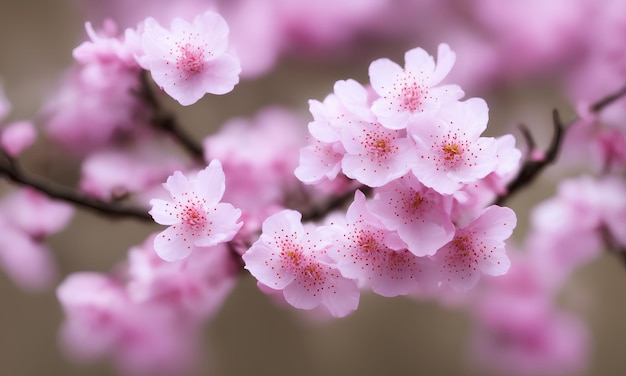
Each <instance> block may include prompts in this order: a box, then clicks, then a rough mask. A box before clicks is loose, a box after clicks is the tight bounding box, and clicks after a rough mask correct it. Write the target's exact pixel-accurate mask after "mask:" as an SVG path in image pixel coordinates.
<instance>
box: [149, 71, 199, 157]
mask: <svg viewBox="0 0 626 376" xmlns="http://www.w3.org/2000/svg"><path fill="white" fill-rule="evenodd" d="M138 95H139V97H140V98H141V99H142V100H143V101H144V102H145V103H146V104H147V105H148V107H149V108H150V110H151V111H152V116H151V118H150V124H152V126H153V127H155V128H156V129H160V130H161V131H163V132H165V133H167V134H169V135H170V136H172V137H173V138H174V139H175V140H176V141H177V142H178V143H179V144H180V145H181V146H182V147H183V148H184V149H185V150H186V151H187V153H189V155H191V157H192V158H193V159H195V160H196V161H198V162H201V164H204V149H203V148H202V145H200V144H198V143H197V142H196V140H195V139H194V138H193V137H192V136H190V135H189V134H188V133H186V132H185V131H184V130H183V129H182V128H181V127H180V126H179V125H178V122H177V121H176V118H175V117H174V115H173V114H172V113H170V112H168V111H166V110H165V109H163V107H162V106H161V104H160V103H159V101H158V100H157V97H156V95H155V93H154V91H153V90H152V89H151V86H150V82H149V80H148V72H147V71H142V72H141V89H140V91H139V92H138Z"/></svg>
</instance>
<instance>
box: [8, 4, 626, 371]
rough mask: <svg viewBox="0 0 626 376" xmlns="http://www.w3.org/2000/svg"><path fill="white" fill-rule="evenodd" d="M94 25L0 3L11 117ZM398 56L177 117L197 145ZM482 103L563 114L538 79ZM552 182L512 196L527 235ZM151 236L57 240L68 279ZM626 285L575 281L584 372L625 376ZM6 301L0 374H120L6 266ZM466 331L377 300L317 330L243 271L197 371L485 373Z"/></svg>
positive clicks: (316, 73)
mask: <svg viewBox="0 0 626 376" xmlns="http://www.w3.org/2000/svg"><path fill="white" fill-rule="evenodd" d="M84 21H85V20H84V19H83V16H82V15H81V14H80V13H79V12H78V11H77V9H75V0H54V1H35V0H22V1H17V0H3V1H2V3H1V4H0V79H1V80H2V83H3V86H4V88H5V91H6V93H7V96H8V98H9V100H10V101H11V102H12V104H13V111H12V113H11V116H10V119H12V120H17V119H22V118H29V117H31V116H32V115H33V114H35V113H36V112H37V110H38V109H39V106H40V104H41V103H42V101H43V99H44V97H45V94H46V93H47V92H50V90H51V89H52V88H53V86H54V84H55V82H56V79H57V78H58V75H59V74H60V73H61V72H62V71H63V70H64V69H65V68H66V67H68V66H69V65H70V63H71V61H72V57H71V51H72V49H73V48H74V47H75V46H77V45H78V44H79V43H80V42H81V41H82V40H83V38H84V37H85V34H84V31H83V23H84ZM388 49H389V54H387V55H380V53H382V52H380V51H381V50H379V51H372V52H371V55H370V56H364V57H363V59H362V61H361V63H351V64H349V65H346V64H339V63H337V64H318V63H308V64H303V63H297V62H291V63H285V64H282V65H281V66H279V67H278V69H277V71H276V72H275V73H272V74H271V75H269V76H267V77H264V78H263V79H261V80H258V81H254V82H245V83H242V84H241V85H239V86H238V87H236V88H235V91H234V92H233V94H232V95H227V96H225V97H223V98H222V97H220V98H211V99H207V98H205V99H203V100H202V101H201V102H199V103H198V104H196V105H195V106H192V107H190V108H185V109H183V110H182V111H181V115H180V116H181V118H182V119H183V123H184V124H185V126H186V127H187V128H188V130H189V131H190V132H191V133H192V134H195V135H197V136H198V137H201V136H202V135H205V134H207V133H208V132H209V128H208V126H207V124H219V123H220V122H221V121H223V120H224V119H226V118H228V117H230V116H233V115H251V114H253V113H254V112H255V111H256V109H257V108H260V107H262V106H263V105H265V104H268V103H274V102H276V103H281V104H284V105H287V106H291V107H293V108H296V109H298V110H300V111H303V112H306V111H307V108H308V105H307V103H306V101H307V100H308V99H309V98H315V99H322V98H323V97H324V96H325V95H326V94H327V93H329V92H330V91H331V90H332V85H333V83H334V82H335V81H336V80H338V79H346V78H355V79H358V80H360V81H361V82H365V81H366V78H367V66H368V65H369V62H370V61H371V60H372V59H373V58H376V57H380V56H388V57H390V58H393V59H396V60H398V61H400V60H401V57H402V54H403V53H404V50H405V46H388ZM459 64H460V63H459ZM294 82H297V83H298V84H297V85H293V83H294ZM468 94H469V93H468ZM546 97H547V98H546ZM486 99H487V101H488V103H489V104H490V108H491V122H490V126H494V125H497V124H500V125H502V126H503V128H501V130H502V132H508V131H509V130H508V129H507V127H511V126H512V125H513V124H514V123H515V122H516V121H521V122H525V123H528V124H533V123H538V124H545V125H546V126H547V125H549V124H550V111H551V110H552V108H553V107H555V106H561V108H565V109H566V108H567V107H566V105H565V104H564V103H562V102H561V100H560V99H559V98H554V97H552V96H551V95H550V93H549V91H546V89H545V88H543V87H536V86H533V85H532V84H528V85H527V86H526V87H524V88H522V90H520V91H519V92H518V91H514V92H513V91H507V92H504V93H499V94H498V95H497V96H496V95H494V96H493V98H489V97H487V98H486ZM517 103H522V106H517V105H515V104H517ZM218 109H219V112H218ZM548 129H549V128H548ZM498 132H499V130H497V129H496V130H495V131H494V130H491V131H490V133H491V134H498ZM540 133H541V132H540ZM55 153H56V151H55V150H54V149H52V148H50V149H44V150H36V151H34V152H30V153H29V154H28V160H27V161H26V163H28V164H29V168H31V169H33V170H35V171H38V172H40V173H42V174H45V175H48V176H57V175H58V176H62V179H65V181H72V179H75V178H76V170H75V168H76V166H74V165H72V164H71V163H66V164H65V163H64V164H62V165H50V164H47V163H46V160H47V159H48V157H53V156H54V155H55ZM553 186H554V179H553V177H551V176H550V171H548V172H547V176H546V177H545V178H544V180H543V183H542V184H539V185H537V186H535V187H534V188H533V189H532V190H529V191H525V192H524V193H522V194H521V195H520V196H518V197H516V198H515V200H513V201H512V202H511V205H512V206H513V207H514V208H515V209H516V210H517V211H518V213H519V215H520V222H519V223H520V224H519V228H518V230H517V231H516V235H515V236H516V237H517V238H518V239H519V238H521V237H522V236H523V232H524V230H525V228H526V226H527V224H526V220H527V218H526V215H527V210H528V207H529V206H530V205H531V204H532V203H534V202H536V201H537V200H540V199H542V198H545V197H548V196H550V195H551V194H552V192H553ZM8 188H9V185H8V183H6V182H5V181H0V190H3V191H4V190H7V189H8ZM155 228H156V227H153V226H149V225H146V224H141V223H136V222H133V221H132V220H119V221H112V220H108V219H103V218H99V217H97V216H95V215H93V214H91V213H87V212H83V211H78V213H77V215H76V217H75V218H74V220H73V222H72V224H71V226H70V227H69V228H68V229H67V231H65V232H63V233H62V234H60V235H57V236H54V237H53V238H52V239H51V240H50V246H51V247H52V248H53V249H54V251H55V255H56V257H57V259H58V261H59V264H60V269H61V273H62V275H67V274H69V273H72V272H75V271H82V270H94V271H103V272H104V271H107V270H109V269H110V268H111V267H112V266H114V265H115V264H116V263H118V262H119V261H121V260H123V259H124V257H125V255H126V251H127V249H128V247H130V246H132V245H135V244H138V243H140V242H141V241H143V239H144V237H145V236H146V235H147V234H148V233H150V232H152V231H154V230H155ZM0 236H2V234H0ZM625 286H626V268H625V267H624V265H622V264H621V262H620V260H618V259H617V258H615V257H612V256H611V255H608V254H607V255H604V256H603V257H602V258H601V259H599V260H598V261H596V262H594V263H593V264H591V265H589V266H588V267H585V268H584V269H582V270H580V271H579V272H578V273H576V275H575V277H574V278H573V279H572V280H571V281H570V282H569V284H568V286H567V288H566V289H565V291H564V293H563V295H562V301H563V304H565V305H566V306H568V307H570V308H571V309H572V310H574V311H575V312H578V313H579V314H580V315H582V316H583V317H584V318H585V320H586V321H587V322H588V324H589V325H590V328H591V332H592V333H593V341H594V343H593V349H594V350H593V354H592V356H591V357H592V360H591V368H590V370H589V372H588V375H594V376H604V375H623V374H626V360H625V359H624V356H623V349H624V340H625V339H626V322H625V321H624V317H626V293H624V292H622V293H620V292H619V291H620V290H623V289H624V287H625ZM0 299H1V302H2V303H1V305H0V375H8V376H13V375H15V376H35V375H49V376H52V375H63V376H78V375H109V374H112V372H113V370H112V367H111V366H110V365H109V363H108V361H107V360H102V361H100V362H96V363H89V364H75V363H73V362H71V361H70V360H68V359H67V358H66V357H65V356H64V355H63V354H62V353H61V352H60V349H59V347H58V346H57V343H56V342H57V338H56V335H57V330H58V328H59V325H60V323H61V321H62V315H61V311H60V307H59V305H58V303H57V301H56V298H55V295H54V289H50V290H49V291H45V292H42V293H25V292H23V291H21V290H19V289H18V288H17V287H15V286H14V285H13V284H12V282H11V281H10V280H9V279H8V278H7V277H6V276H5V275H4V274H3V273H2V272H0ZM468 327H469V320H468V318H467V317H466V316H465V315H464V314H463V313H462V312H459V311H456V310H452V309H447V308H445V307H441V306H439V305H436V304H430V303H426V302H416V301H413V300H410V299H405V298H395V299H384V298H380V297H375V296H370V295H364V296H363V298H362V301H361V305H360V308H359V310H358V311H357V312H356V313H355V314H353V315H351V316H349V317H347V318H345V319H341V320H335V321H333V322H329V323H318V324H315V323H311V322H308V321H306V320H302V318H301V317H300V316H298V315H297V314H294V313H293V312H291V311H290V310H286V309H282V308H279V307H276V306H274V305H273V304H272V303H271V302H270V301H269V300H268V299H267V298H266V297H265V296H264V295H263V294H262V293H260V292H258V291H257V289H256V286H255V283H254V281H253V280H252V278H249V277H244V278H242V279H241V280H240V282H239V284H238V286H237V288H236V289H235V291H234V293H233V294H232V295H231V296H230V297H229V299H228V300H227V302H226V305H225V306H224V307H223V309H222V310H221V312H220V313H219V314H218V316H217V318H216V320H215V321H214V322H212V323H211V324H210V325H208V326H207V327H206V330H205V332H206V339H207V341H206V349H205V353H206V359H205V362H204V365H203V369H202V370H201V371H200V374H202V375H215V376H235V375H274V376H282V375H285V376H287V375H361V376H369V375H372V376H373V375H407V374H415V375H417V374H419V375H450V376H453V375H459V376H461V375H476V374H477V373H473V372H472V371H470V370H468V369H467V367H466V364H467V363H466V359H465V348H466V334H467V329H468Z"/></svg>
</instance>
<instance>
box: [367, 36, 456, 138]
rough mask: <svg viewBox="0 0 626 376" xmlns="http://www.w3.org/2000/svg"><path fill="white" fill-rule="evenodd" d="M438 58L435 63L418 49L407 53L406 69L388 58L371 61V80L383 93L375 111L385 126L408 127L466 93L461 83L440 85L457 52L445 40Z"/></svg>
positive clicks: (373, 108) (374, 105)
mask: <svg viewBox="0 0 626 376" xmlns="http://www.w3.org/2000/svg"><path fill="white" fill-rule="evenodd" d="M437 58H438V61H437V65H435V62H434V60H433V58H432V57H431V56H430V55H428V53H427V52H426V51H425V50H423V49H421V48H414V49H412V50H410V51H407V52H406V54H405V55H404V60H405V67H404V68H402V67H401V66H399V65H398V64H396V63H394V62H392V61H391V60H389V59H387V58H382V59H378V60H375V61H373V62H372V63H371V64H370V67H369V77H370V81H371V83H372V87H373V88H374V90H375V91H376V93H377V94H378V95H380V98H379V99H377V100H376V101H374V103H373V104H372V112H373V113H374V114H376V116H377V117H378V120H379V121H380V122H381V123H382V124H383V125H384V126H385V127H388V128H390V129H402V128H405V127H406V126H407V124H408V122H409V120H410V119H412V118H414V117H418V116H421V115H422V114H423V113H428V112H431V111H434V110H436V109H438V108H439V107H440V106H442V105H445V104H446V103H447V102H454V101H456V100H458V99H459V98H461V97H462V96H463V91H462V90H461V88H460V87H459V86H457V85H442V86H437V85H438V84H439V83H440V82H441V80H443V79H444V78H445V76H446V75H447V74H448V73H449V72H450V69H452V66H453V65H454V61H455V55H454V52H452V51H451V50H450V47H449V46H448V45H447V44H444V43H442V44H440V45H439V48H438V50H437Z"/></svg>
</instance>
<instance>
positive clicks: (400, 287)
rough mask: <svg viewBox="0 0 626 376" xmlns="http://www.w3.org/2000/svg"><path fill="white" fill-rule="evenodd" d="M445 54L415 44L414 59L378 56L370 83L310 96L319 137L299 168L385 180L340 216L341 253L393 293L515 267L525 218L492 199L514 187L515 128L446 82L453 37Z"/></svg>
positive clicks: (341, 261)
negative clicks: (494, 123)
mask: <svg viewBox="0 0 626 376" xmlns="http://www.w3.org/2000/svg"><path fill="white" fill-rule="evenodd" d="M437 58H438V59H437V62H436V63H435V60H434V59H433V57H431V56H429V55H428V54H427V53H426V51H424V50H423V49H421V48H415V49H413V50H410V51H408V52H407V53H406V54H405V66H404V67H401V66H400V65H398V64H396V63H394V62H392V61H390V60H389V59H378V60H376V61H374V62H373V63H372V64H371V65H370V69H369V76H370V82H371V86H370V87H365V86H363V85H361V84H359V83H358V82H356V81H354V80H346V81H338V82H337V83H336V84H335V86H334V91H333V93H332V94H330V95H328V96H327V97H326V98H325V99H324V100H323V101H322V102H320V101H316V100H311V101H310V102H309V104H310V112H311V114H312V115H313V121H311V122H310V123H309V132H310V135H311V137H310V143H309V145H307V146H306V147H304V148H303V149H302V150H301V154H300V163H299V165H298V167H297V168H296V170H295V175H296V176H297V177H298V178H299V179H300V180H301V181H302V182H304V183H306V184H319V183H322V182H325V181H328V180H335V179H338V178H339V177H341V176H344V177H346V178H349V179H352V180H354V181H356V182H358V183H359V184H361V185H362V186H365V187H370V188H373V189H372V195H373V197H372V198H370V199H366V198H365V196H364V195H363V194H361V193H360V192H357V195H356V196H355V200H354V202H353V204H352V205H351V206H350V208H349V209H348V212H347V216H346V218H345V220H334V224H333V225H332V226H329V227H331V228H334V230H335V231H334V232H332V231H331V234H335V235H334V236H335V244H336V246H335V248H334V251H333V252H331V255H334V258H335V260H336V261H337V262H338V267H339V269H340V270H341V272H342V273H343V274H344V275H345V276H346V277H349V278H353V279H354V280H356V281H357V282H358V284H359V286H360V287H369V288H371V289H372V290H373V291H374V292H376V293H379V294H381V295H385V296H394V295H400V294H409V293H412V292H415V291H418V290H419V289H420V288H422V289H425V290H431V289H432V287H433V286H435V287H436V288H441V289H440V290H441V291H446V290H448V289H450V290H452V291H454V292H466V291H468V290H470V289H472V288H473V287H474V286H475V285H476V284H477V283H478V281H479V279H480V276H481V275H483V274H486V275H491V276H499V275H503V274H505V273H506V272H507V271H508V269H509V266H510V260H509V258H508V256H507V254H506V245H505V241H506V240H507V239H508V238H509V237H510V236H511V234H512V232H513V229H514V228H515V226H516V223H517V219H516V216H515V213H514V212H513V211H512V210H511V209H509V208H506V207H499V206H495V205H492V206H490V203H491V202H493V201H495V199H496V198H497V197H498V195H501V194H506V183H507V181H509V180H510V179H511V178H512V177H513V175H514V173H515V172H516V171H517V170H518V168H519V162H520V159H521V152H520V151H519V150H518V149H517V148H516V147H515V139H514V138H513V137H512V136H511V135H505V136H502V137H499V138H493V137H483V136H482V133H483V132H484V131H485V130H486V127H487V122H488V119H489V115H488V113H489V109H488V107H487V104H486V103H485V101H484V100H483V99H481V98H470V99H467V100H463V101H462V100H460V99H461V97H462V96H463V95H464V93H463V91H462V90H461V88H460V87H459V86H457V85H452V84H443V83H442V82H443V81H444V80H445V78H446V76H447V75H448V73H449V72H450V70H451V69H452V66H453V64H454V61H455V54H454V53H453V52H452V51H451V50H450V48H449V46H448V45H446V44H441V45H440V46H439V48H438V56H437ZM338 234H340V235H338Z"/></svg>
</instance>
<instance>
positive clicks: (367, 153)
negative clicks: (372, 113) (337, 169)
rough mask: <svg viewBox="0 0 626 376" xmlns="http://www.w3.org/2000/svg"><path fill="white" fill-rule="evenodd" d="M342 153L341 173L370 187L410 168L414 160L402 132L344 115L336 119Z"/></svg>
mask: <svg viewBox="0 0 626 376" xmlns="http://www.w3.org/2000/svg"><path fill="white" fill-rule="evenodd" d="M340 122H341V123H343V124H342V127H341V143H342V145H343V146H344V148H345V150H346V154H345V155H344V157H343V159H342V160H341V169H342V171H343V173H344V174H345V175H346V176H347V177H349V178H351V179H356V180H358V181H359V182H361V183H363V184H365V185H368V186H370V187H380V186H382V185H385V184H387V183H389V182H390V181H392V180H393V179H397V178H399V177H401V176H403V175H405V174H406V173H407V172H409V171H410V170H411V168H412V167H414V166H415V162H416V160H417V159H418V158H417V156H418V154H417V151H416V149H415V145H414V144H413V143H412V141H411V140H410V139H408V138H406V136H405V134H404V132H403V131H400V130H393V129H388V128H385V127H383V126H382V125H380V124H379V123H377V122H368V121H365V120H360V119H358V118H352V117H349V116H346V117H344V118H342V119H341V120H340Z"/></svg>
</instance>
